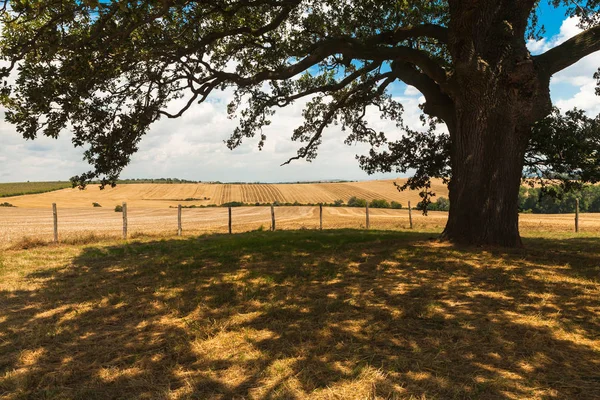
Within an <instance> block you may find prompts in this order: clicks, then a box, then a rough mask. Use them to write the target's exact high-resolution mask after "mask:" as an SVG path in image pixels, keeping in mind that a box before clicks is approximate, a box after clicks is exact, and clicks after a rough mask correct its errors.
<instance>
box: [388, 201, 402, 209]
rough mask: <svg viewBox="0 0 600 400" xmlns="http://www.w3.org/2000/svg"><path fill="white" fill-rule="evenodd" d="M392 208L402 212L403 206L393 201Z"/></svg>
mask: <svg viewBox="0 0 600 400" xmlns="http://www.w3.org/2000/svg"><path fill="white" fill-rule="evenodd" d="M390 207H392V208H393V209H396V210H400V209H401V208H402V204H400V203H398V202H397V201H392V204H391V205H390Z"/></svg>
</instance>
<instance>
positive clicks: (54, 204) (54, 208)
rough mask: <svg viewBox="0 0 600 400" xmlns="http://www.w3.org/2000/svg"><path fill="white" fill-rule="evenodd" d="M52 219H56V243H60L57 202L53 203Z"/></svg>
mask: <svg viewBox="0 0 600 400" xmlns="http://www.w3.org/2000/svg"><path fill="white" fill-rule="evenodd" d="M52 219H53V220H54V243H58V213H57V211H56V203H52Z"/></svg>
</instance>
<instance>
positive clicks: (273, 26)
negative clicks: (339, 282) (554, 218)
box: [0, 0, 600, 202]
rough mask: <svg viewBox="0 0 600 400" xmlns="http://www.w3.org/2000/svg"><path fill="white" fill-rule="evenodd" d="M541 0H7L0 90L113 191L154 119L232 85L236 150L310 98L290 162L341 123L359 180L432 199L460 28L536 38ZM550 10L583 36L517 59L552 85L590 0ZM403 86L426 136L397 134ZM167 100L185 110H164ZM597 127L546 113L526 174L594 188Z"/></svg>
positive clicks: (570, 54)
mask: <svg viewBox="0 0 600 400" xmlns="http://www.w3.org/2000/svg"><path fill="white" fill-rule="evenodd" d="M470 3H472V4H470ZM539 3H540V0H527V1H520V2H515V1H491V0H479V1H465V0H463V1H459V0H447V1H446V0H433V1H432V0H414V1H401V0H394V1H390V0H363V1H340V0H252V1H246V0H212V1H192V0H111V1H108V0H11V1H10V6H8V7H7V0H5V1H4V2H3V4H4V8H3V9H2V16H1V18H2V19H1V22H2V38H1V42H0V55H1V57H2V59H3V60H5V61H6V63H7V64H6V65H7V66H6V67H4V68H3V69H2V71H0V73H1V74H2V76H3V77H4V78H5V80H7V79H8V78H9V76H11V73H12V72H13V71H14V72H16V81H15V82H14V83H13V84H6V82H5V86H4V88H3V89H2V94H1V101H2V104H3V105H4V106H5V107H6V109H7V112H6V120H7V121H8V122H10V123H13V124H15V126H16V127H17V130H18V132H19V133H20V134H22V135H23V137H24V138H26V139H35V138H36V137H37V136H38V135H45V136H49V137H57V136H58V135H60V134H61V133H62V132H64V131H65V130H70V131H72V132H73V144H74V145H75V146H77V147H81V148H82V149H83V150H84V157H85V159H86V160H87V161H88V162H89V163H90V164H91V165H92V169H91V170H90V171H89V172H87V173H84V174H82V175H80V176H77V177H75V178H74V182H75V183H76V184H85V183H86V182H89V181H91V180H93V179H101V182H102V183H103V184H114V182H116V180H117V178H118V176H119V174H120V172H121V171H122V169H123V168H124V167H125V166H126V165H127V164H128V163H129V161H130V158H131V155H132V154H134V153H135V152H136V151H137V150H138V145H139V142H140V140H141V139H142V137H143V135H144V134H145V133H146V132H147V131H148V129H149V127H150V126H151V124H152V123H153V122H155V121H157V120H158V119H160V118H177V117H180V116H181V115H183V114H184V113H185V112H186V111H187V110H189V109H190V108H191V107H192V106H193V105H194V104H195V103H198V102H202V101H205V100H206V99H207V97H208V96H209V95H210V94H211V93H212V92H213V91H215V90H223V89H226V88H233V89H234V90H235V95H234V100H233V101H232V103H231V104H230V105H229V107H228V112H229V114H230V116H231V117H235V118H238V119H239V124H238V127H237V128H236V129H235V131H234V132H233V133H232V135H231V137H230V139H229V140H228V141H227V146H229V147H230V148H235V147H237V146H239V145H240V144H241V143H242V142H243V141H244V140H245V139H247V138H251V137H255V136H256V135H258V142H259V146H261V147H262V146H263V144H264V141H265V140H266V136H265V134H264V131H263V128H265V127H266V126H268V125H269V123H270V118H271V117H272V116H273V114H274V113H275V112H276V110H277V109H278V108H281V107H285V106H287V105H290V104H292V103H293V102H296V101H299V100H301V99H304V100H307V101H308V103H307V106H306V108H305V109H304V111H303V117H304V122H303V123H302V124H301V125H300V126H298V127H297V128H296V129H295V130H294V132H293V133H292V140H295V141H298V142H300V143H301V146H300V148H299V150H298V154H297V156H295V157H293V158H292V159H299V158H305V159H307V160H312V159H313V158H314V157H316V155H317V149H318V146H319V144H320V143H321V141H322V138H323V134H324V131H325V129H326V128H327V127H328V126H331V125H333V124H339V125H340V126H341V128H342V129H344V130H346V131H347V132H348V137H347V140H346V141H347V143H354V142H366V143H369V144H370V145H371V147H372V150H371V151H370V152H369V154H366V155H361V156H358V160H359V163H360V165H361V166H362V167H363V168H364V169H365V170H366V171H368V172H375V171H385V172H390V171H395V172H408V171H414V172H415V175H414V177H413V178H411V179H410V180H409V181H408V183H407V184H406V185H405V187H410V188H413V189H416V188H425V190H424V192H423V193H424V194H425V198H424V201H425V202H427V201H429V200H428V198H429V197H430V195H431V193H430V192H428V191H427V187H428V186H427V185H428V182H429V179H430V178H431V177H440V178H444V179H449V178H451V176H452V168H451V157H452V154H451V151H450V144H451V142H452V137H451V134H449V133H448V131H447V130H444V129H441V130H440V129H436V126H438V125H439V124H440V123H445V124H446V125H447V126H448V127H452V125H453V124H454V123H455V116H454V115H455V109H456V107H457V106H456V102H455V101H454V100H453V95H452V94H453V93H455V92H456V91H460V90H463V89H464V88H461V87H458V86H457V84H456V82H453V77H454V76H455V74H456V72H457V71H459V69H460V68H463V67H464V66H462V65H460V64H459V63H458V62H457V59H456V57H457V51H458V50H456V49H459V50H460V49H462V47H461V46H462V44H461V43H462V42H460V43H458V42H457V41H459V40H464V38H463V37H462V36H460V35H458V34H455V31H456V29H455V28H456V27H457V26H458V24H467V25H465V26H468V24H469V23H470V22H469V21H470V20H469V18H471V17H472V18H479V20H481V18H482V17H481V15H483V13H489V14H490V15H492V13H495V14H494V15H500V17H499V19H498V21H499V22H498V23H496V24H490V25H489V26H487V25H486V26H484V25H481V26H479V25H477V26H474V27H473V33H472V34H473V35H481V36H482V37H484V36H485V35H491V36H493V37H497V38H498V41H499V42H498V43H499V46H500V45H502V43H504V42H503V41H504V40H505V39H506V38H508V37H510V38H515V37H516V38H517V39H518V40H520V41H521V42H523V45H524V43H525V40H526V39H527V38H539V37H540V35H541V34H542V33H543V26H540V24H539V19H538V10H539V8H538V6H539ZM549 3H550V4H551V5H553V6H556V7H558V6H563V7H564V8H565V9H566V12H567V15H570V16H577V17H578V18H579V22H580V26H581V27H582V28H583V29H584V31H583V32H582V33H581V34H580V35H578V36H576V37H575V38H573V39H572V40H569V41H567V42H565V43H563V44H561V45H560V46H558V47H556V48H554V49H551V50H549V51H548V52H546V53H544V54H541V55H539V56H536V57H530V58H529V59H528V60H525V61H523V62H524V63H527V62H533V63H534V65H535V68H536V69H537V70H538V71H540V73H543V74H546V75H548V77H549V76H550V75H552V74H553V73H555V72H557V71H559V70H561V69H563V68H565V67H567V66H568V65H571V64H573V63H574V62H576V61H577V60H579V59H580V58H581V57H584V56H585V55H587V54H590V53H591V52H593V51H596V50H598V49H600V40H598V37H599V36H600V27H598V24H599V19H600V18H599V13H598V11H599V9H600V2H599V1H598V0H582V1H577V2H572V1H568V0H551V1H549ZM469 7H470V8H469ZM469 9H470V10H472V11H470V14H469V13H467V12H466V10H467V11H468V10H469ZM498 10H500V11H498ZM480 14H481V15H480ZM506 40H508V39H506ZM511 40H512V39H511ZM468 46H475V45H473V44H469V43H466V42H465V43H464V46H463V47H464V49H465V51H475V50H477V49H475V50H473V49H471V50H469V47H468ZM451 48H452V49H454V50H453V51H451ZM460 51H462V50H460ZM500 53H501V52H500ZM485 56H487V55H486V54H481V55H479V60H480V61H478V62H480V64H479V65H480V69H482V68H490V69H492V68H496V67H497V68H502V66H503V62H504V61H503V59H501V58H498V57H499V56H496V55H494V56H493V57H491V56H490V57H489V59H485ZM485 63H488V64H485ZM489 63H495V64H489ZM517 78H518V77H517ZM515 79H516V78H515ZM397 81H403V82H405V83H406V84H409V85H413V86H415V87H416V88H417V89H418V90H419V91H420V92H421V93H422V94H423V95H424V97H425V99H426V102H425V103H424V104H422V105H421V108H422V111H423V112H424V117H423V122H424V124H425V126H426V129H424V130H417V129H416V128H415V127H409V126H406V124H405V122H404V120H403V111H404V110H403V106H402V104H400V103H398V102H397V101H396V99H394V98H393V96H392V95H391V93H390V88H391V87H392V85H393V84H394V83H395V82H397ZM174 100H179V101H180V102H182V104H183V106H182V107H181V108H179V109H173V108H172V107H173V106H172V105H173V104H174V103H173V101H174ZM367 110H376V111H378V112H379V113H380V115H381V116H382V118H386V119H389V120H392V121H395V123H396V124H397V127H398V129H399V130H402V131H403V132H404V134H403V136H402V137H401V138H400V139H398V140H388V139H387V137H386V134H385V132H379V131H377V130H375V129H374V128H373V127H371V126H370V125H369V124H368V122H367V118H366V115H367ZM588 128H589V129H588ZM548 132H550V134H548ZM571 132H576V133H577V134H576V135H571ZM597 132H598V131H597V119H594V120H591V119H588V118H587V117H586V116H585V115H583V113H582V112H581V111H578V110H574V111H572V112H571V113H567V114H566V116H565V117H563V116H560V115H559V114H558V112H556V111H555V112H554V113H553V114H552V115H551V116H550V117H549V118H548V119H546V120H544V121H542V122H540V123H539V124H538V125H537V127H536V130H535V133H534V134H533V137H532V139H531V142H530V147H529V150H528V153H527V157H526V161H527V164H526V165H527V174H528V176H530V177H531V176H534V175H535V176H540V177H543V178H557V177H568V178H569V179H571V178H572V177H576V178H578V179H581V180H583V181H597V180H598V151H597V149H598V135H597ZM590 143H591V146H588V144H590ZM288 161H291V160H288ZM569 179H564V182H568V181H569Z"/></svg>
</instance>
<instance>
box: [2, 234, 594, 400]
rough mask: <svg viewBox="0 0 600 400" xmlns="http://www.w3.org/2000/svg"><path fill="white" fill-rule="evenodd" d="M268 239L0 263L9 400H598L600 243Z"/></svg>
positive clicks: (192, 241)
mask: <svg viewBox="0 0 600 400" xmlns="http://www.w3.org/2000/svg"><path fill="white" fill-rule="evenodd" d="M429 236H431V235H430V234H428V233H414V232H413V233H408V232H389V231H388V232H382V231H378V232H373V231H371V232H365V231H329V232H327V231H326V232H314V231H286V232H275V233H272V232H264V233H262V232H254V233H246V234H241V235H233V236H224V235H217V236H210V237H200V238H187V239H181V240H176V239H172V240H151V239H138V240H135V241H132V242H129V243H119V242H103V243H102V244H97V245H94V246H89V245H85V246H83V245H61V246H49V247H44V248H36V249H33V250H26V251H25V250H19V251H16V250H11V251H5V252H3V253H1V254H0V397H2V398H6V399H10V400H12V399H22V398H28V399H34V398H35V399H42V398H44V399H50V398H80V399H84V398H85V399H106V398H145V399H187V398H194V399H305V398H308V399H369V398H372V399H452V398H455V399H467V398H470V399H595V398H598V393H600V336H598V332H600V282H599V278H600V265H599V260H600V239H598V238H581V237H580V238H576V239H573V238H565V237H561V238H559V239H556V238H535V239H534V238H528V239H526V249H524V250H514V251H501V250H490V249H468V248H457V247H452V246H448V245H446V244H440V243H437V242H432V241H428V240H427V238H428V237H429Z"/></svg>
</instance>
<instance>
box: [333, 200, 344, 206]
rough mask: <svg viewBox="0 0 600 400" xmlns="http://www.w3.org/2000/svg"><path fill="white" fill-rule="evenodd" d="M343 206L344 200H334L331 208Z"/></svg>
mask: <svg viewBox="0 0 600 400" xmlns="http://www.w3.org/2000/svg"><path fill="white" fill-rule="evenodd" d="M343 205H344V200H335V201H334V202H333V206H334V207H341V206H343Z"/></svg>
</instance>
